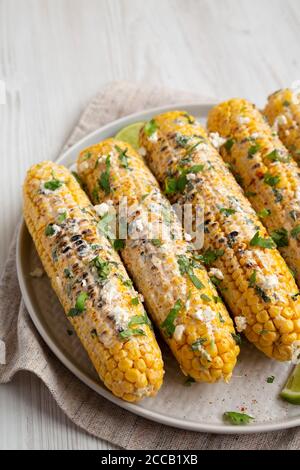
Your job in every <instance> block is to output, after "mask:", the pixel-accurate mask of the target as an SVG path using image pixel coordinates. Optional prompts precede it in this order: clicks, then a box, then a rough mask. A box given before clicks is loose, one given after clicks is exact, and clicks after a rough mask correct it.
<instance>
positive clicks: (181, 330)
mask: <svg viewBox="0 0 300 470" xmlns="http://www.w3.org/2000/svg"><path fill="white" fill-rule="evenodd" d="M184 330H185V326H184V325H177V326H176V328H175V331H174V334H173V338H174V339H175V341H181V339H182V335H183V333H184Z"/></svg>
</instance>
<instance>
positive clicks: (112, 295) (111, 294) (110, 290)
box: [101, 282, 120, 305]
mask: <svg viewBox="0 0 300 470" xmlns="http://www.w3.org/2000/svg"><path fill="white" fill-rule="evenodd" d="M101 295H102V297H103V298H104V300H105V302H107V303H108V304H109V305H111V304H112V303H113V301H115V300H117V299H118V298H119V296H120V293H119V292H118V289H117V288H116V286H115V284H114V283H113V282H107V283H106V284H105V285H104V286H103V289H102V292H101Z"/></svg>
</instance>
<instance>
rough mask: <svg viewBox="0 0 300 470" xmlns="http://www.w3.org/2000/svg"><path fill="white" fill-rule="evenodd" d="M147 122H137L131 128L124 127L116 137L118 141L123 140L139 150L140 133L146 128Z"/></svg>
mask: <svg viewBox="0 0 300 470" xmlns="http://www.w3.org/2000/svg"><path fill="white" fill-rule="evenodd" d="M144 124H145V122H135V123H134V124H130V126H126V127H123V129H121V130H120V131H119V132H118V133H117V134H116V136H115V138H116V139H117V140H123V141H124V142H127V143H128V144H130V145H132V147H133V148H135V149H136V150H138V149H139V132H140V130H141V128H142V127H143V126H144Z"/></svg>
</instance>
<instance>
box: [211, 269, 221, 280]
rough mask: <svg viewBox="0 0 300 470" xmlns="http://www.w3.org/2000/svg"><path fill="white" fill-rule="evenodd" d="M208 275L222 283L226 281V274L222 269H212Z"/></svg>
mask: <svg viewBox="0 0 300 470" xmlns="http://www.w3.org/2000/svg"><path fill="white" fill-rule="evenodd" d="M208 275H209V276H210V277H212V276H214V277H216V278H217V279H219V280H220V281H223V279H224V274H223V273H222V271H221V269H217V268H211V269H210V270H209V272H208Z"/></svg>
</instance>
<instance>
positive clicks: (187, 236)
mask: <svg viewBox="0 0 300 470" xmlns="http://www.w3.org/2000/svg"><path fill="white" fill-rule="evenodd" d="M184 239H185V240H186V241H187V242H190V241H191V240H192V237H191V235H190V234H189V233H185V234H184Z"/></svg>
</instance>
